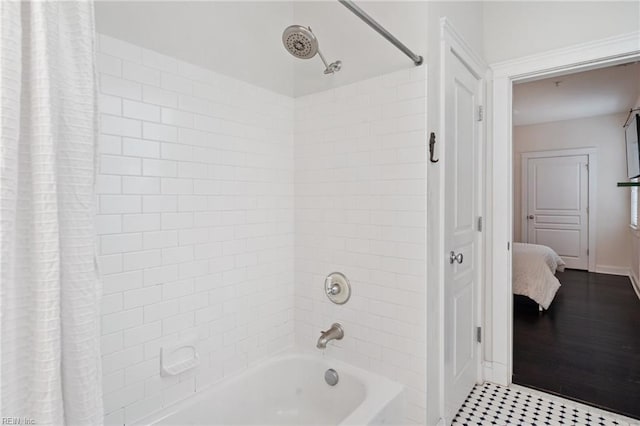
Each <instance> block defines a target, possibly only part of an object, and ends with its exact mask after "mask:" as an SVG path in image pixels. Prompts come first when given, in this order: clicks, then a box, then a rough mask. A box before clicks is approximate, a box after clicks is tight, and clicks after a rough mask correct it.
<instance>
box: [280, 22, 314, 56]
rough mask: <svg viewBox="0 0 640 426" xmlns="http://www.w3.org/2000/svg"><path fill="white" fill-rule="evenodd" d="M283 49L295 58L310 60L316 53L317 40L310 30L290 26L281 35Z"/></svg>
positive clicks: (299, 26)
mask: <svg viewBox="0 0 640 426" xmlns="http://www.w3.org/2000/svg"><path fill="white" fill-rule="evenodd" d="M282 43H284V47H285V48H286V49H287V50H288V51H289V53H291V54H292V55H293V56H295V57H296V58H300V59H311V58H313V57H314V56H316V53H317V52H318V39H317V38H316V36H315V35H313V33H312V32H311V28H306V27H303V26H302V25H291V26H289V27H287V28H286V29H285V30H284V32H283V33H282Z"/></svg>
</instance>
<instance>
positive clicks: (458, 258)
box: [449, 251, 464, 264]
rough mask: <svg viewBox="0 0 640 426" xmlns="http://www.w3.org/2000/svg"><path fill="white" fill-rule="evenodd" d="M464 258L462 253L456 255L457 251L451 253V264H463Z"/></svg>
mask: <svg viewBox="0 0 640 426" xmlns="http://www.w3.org/2000/svg"><path fill="white" fill-rule="evenodd" d="M463 259H464V256H463V255H462V253H458V254H456V252H455V251H452V252H450V253H449V263H451V264H453V262H458V263H462V261H463Z"/></svg>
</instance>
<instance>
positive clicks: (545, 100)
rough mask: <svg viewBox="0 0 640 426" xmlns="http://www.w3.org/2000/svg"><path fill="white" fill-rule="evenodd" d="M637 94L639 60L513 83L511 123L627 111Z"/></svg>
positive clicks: (519, 123) (638, 92) (639, 76)
mask: <svg viewBox="0 0 640 426" xmlns="http://www.w3.org/2000/svg"><path fill="white" fill-rule="evenodd" d="M639 97H640V63H635V64H626V65H618V66H613V67H607V68H600V69H595V70H591V71H585V72H580V73H576V74H570V75H565V76H560V77H553V78H547V79H544V80H537V81H531V82H527V83H521V84H516V85H514V88H513V124H514V125H515V126H522V125H529V124H538V123H547V122H551V121H562V120H571V119H576V118H585V117H595V116H598V115H608V114H615V113H620V112H624V111H628V110H629V109H630V108H632V107H634V106H635V102H636V100H637V99H638V98H639Z"/></svg>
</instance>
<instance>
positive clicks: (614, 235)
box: [513, 113, 631, 268]
mask: <svg viewBox="0 0 640 426" xmlns="http://www.w3.org/2000/svg"><path fill="white" fill-rule="evenodd" d="M625 117H626V113H622V114H615V115H605V116H600V117H590V118H582V119H577V120H567V121H557V122H553V123H544V124H535V125H530V126H517V127H515V128H514V129H513V144H514V146H513V164H514V172H513V188H514V198H513V199H514V209H513V214H514V220H513V227H514V229H513V235H514V241H521V235H520V234H521V232H520V227H521V223H522V212H521V208H520V207H521V205H520V203H521V161H520V154H521V153H523V152H531V151H546V150H554V149H572V148H586V147H595V148H597V154H596V156H597V157H596V158H597V162H598V165H597V167H598V170H597V173H598V176H597V195H596V203H595V206H596V209H597V223H596V236H597V237H596V253H597V254H596V268H611V267H613V268H630V266H631V257H630V250H631V241H630V240H631V239H630V235H629V190H628V189H625V188H618V187H617V186H616V183H617V182H621V181H625V180H627V178H626V151H625V142H624V132H623V131H622V123H623V121H624V118H625ZM593 205H594V204H593V202H592V203H591V206H592V208H593Z"/></svg>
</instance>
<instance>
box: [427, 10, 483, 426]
mask: <svg viewBox="0 0 640 426" xmlns="http://www.w3.org/2000/svg"><path fill="white" fill-rule="evenodd" d="M448 51H451V52H452V53H453V54H454V55H455V56H456V57H457V58H458V59H460V61H461V62H462V63H463V64H464V65H465V66H466V67H467V68H468V69H469V71H471V73H472V74H473V76H474V77H475V78H476V79H477V80H478V85H479V90H478V94H479V99H478V101H479V104H480V105H482V106H484V109H485V110H486V100H487V93H486V92H487V84H486V83H487V78H486V75H487V72H488V70H489V67H488V65H487V64H486V63H485V62H484V61H483V60H482V58H481V57H480V56H479V55H477V54H476V53H475V52H474V51H473V49H471V47H470V46H469V44H468V43H467V42H466V41H465V40H464V39H463V38H462V36H461V35H460V33H459V32H458V31H457V30H456V29H455V27H454V26H453V25H452V24H451V22H450V21H449V20H448V19H447V18H446V17H442V18H440V52H439V54H440V69H439V73H440V76H443V75H445V74H446V72H447V70H446V65H445V64H446V61H445V56H446V54H447V52H448ZM439 108H440V111H441V113H440V117H439V123H438V125H439V128H440V135H441V139H440V141H441V142H442V143H446V135H445V128H446V126H445V114H444V111H445V79H444V78H440V79H439ZM486 132H487V119H486V117H484V118H483V120H480V123H479V130H478V145H479V146H478V153H479V155H478V158H477V159H476V161H477V164H476V165H477V169H478V170H477V179H478V183H479V185H478V190H479V194H478V198H477V200H478V205H477V206H476V208H477V212H476V215H477V216H481V217H483V216H484V211H485V208H486V197H485V194H486V181H485V177H486V172H485V170H486V169H485V168H486V157H487V154H486ZM445 151H446V150H444V149H441V150H440V159H441V162H440V163H441V164H442V165H443V166H442V168H441V170H440V173H441V178H440V182H439V191H438V192H439V199H438V202H439V210H440V215H439V216H440V217H439V225H440V226H439V227H440V229H444V215H445V198H446V196H447V188H446V186H445V185H446V179H445V169H444V167H446V166H445V164H446V158H445ZM476 238H477V243H476V253H474V255H475V256H476V259H477V262H476V265H477V266H476V272H475V274H476V277H475V288H474V298H475V300H474V304H475V305H476V318H475V323H476V326H481V325H482V319H483V317H484V309H483V306H484V305H483V297H482V296H483V294H484V292H483V289H484V277H485V273H484V268H485V265H486V258H485V250H484V247H485V243H486V237H485V232H484V230H483V231H482V232H478V233H477V237H476ZM438 247H439V251H438V252H437V253H438V254H439V255H441V256H442V258H441V262H438V265H439V268H440V269H441V273H440V274H439V280H438V306H439V311H440V312H439V315H438V317H439V318H438V319H439V324H438V334H439V338H438V343H439V345H438V352H439V365H440V368H439V370H440V371H439V389H440V396H441V398H440V403H439V405H440V423H439V424H444V423H443V421H444V420H446V421H447V422H451V420H452V419H444V415H445V412H446V410H445V407H446V394H445V386H444V364H445V362H444V348H445V338H446V333H445V331H444V319H445V310H444V308H445V306H444V286H445V282H444V269H443V268H444V267H445V262H446V261H447V259H448V256H449V254H448V253H449V252H448V250H447V247H446V245H445V239H444V232H440V233H439V241H438ZM482 348H483V343H482V342H478V343H477V344H476V347H475V350H476V381H477V382H481V381H482V364H483V350H482Z"/></svg>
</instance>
